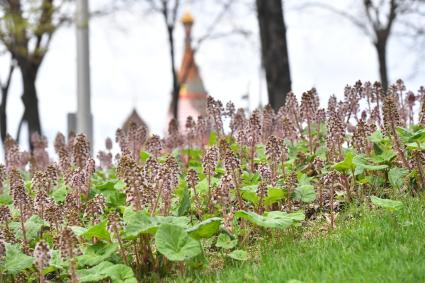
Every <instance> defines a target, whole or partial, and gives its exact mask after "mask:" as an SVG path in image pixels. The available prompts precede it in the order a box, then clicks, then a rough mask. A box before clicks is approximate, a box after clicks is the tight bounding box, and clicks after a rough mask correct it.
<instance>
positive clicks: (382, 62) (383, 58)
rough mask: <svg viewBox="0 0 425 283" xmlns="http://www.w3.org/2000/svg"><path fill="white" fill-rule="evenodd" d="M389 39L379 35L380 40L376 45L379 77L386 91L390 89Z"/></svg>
mask: <svg viewBox="0 0 425 283" xmlns="http://www.w3.org/2000/svg"><path fill="white" fill-rule="evenodd" d="M387 39H388V37H387V36H386V35H382V36H380V35H379V34H378V38H377V40H376V42H375V44H374V45H375V49H376V52H377V55H378V63H379V77H380V80H381V83H382V88H383V89H384V90H387V89H388V67H387V42H388V40H387Z"/></svg>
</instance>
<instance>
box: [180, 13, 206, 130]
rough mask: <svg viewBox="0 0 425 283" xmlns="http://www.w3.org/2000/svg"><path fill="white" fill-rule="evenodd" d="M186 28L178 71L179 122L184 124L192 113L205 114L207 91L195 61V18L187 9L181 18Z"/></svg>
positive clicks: (193, 114) (194, 114)
mask: <svg viewBox="0 0 425 283" xmlns="http://www.w3.org/2000/svg"><path fill="white" fill-rule="evenodd" d="M181 22H182V24H183V26H184V30H185V39H184V42H185V47H184V54H183V59H182V62H181V65H180V69H179V72H178V80H179V83H180V92H179V111H178V112H179V124H180V125H184V124H185V120H186V117H187V116H189V115H191V116H193V117H194V118H197V116H199V115H205V112H206V104H207V102H206V101H207V92H206V90H205V88H204V83H203V81H202V78H201V76H200V73H199V69H198V65H197V64H196V61H195V51H194V50H193V47H192V27H193V24H194V18H193V16H192V14H191V13H190V12H189V11H185V12H184V13H183V16H182V18H181Z"/></svg>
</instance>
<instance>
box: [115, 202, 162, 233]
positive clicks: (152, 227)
mask: <svg viewBox="0 0 425 283" xmlns="http://www.w3.org/2000/svg"><path fill="white" fill-rule="evenodd" d="M123 218H124V222H125V223H126V227H125V230H124V238H125V239H131V240H134V239H136V238H137V237H138V236H139V235H140V234H154V233H155V232H156V229H157V228H158V223H156V222H154V221H153V219H152V218H151V217H150V216H148V215H147V214H146V212H144V211H137V212H136V211H133V210H132V209H131V208H130V209H126V210H125V211H124V217H123Z"/></svg>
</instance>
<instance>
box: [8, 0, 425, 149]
mask: <svg viewBox="0 0 425 283" xmlns="http://www.w3.org/2000/svg"><path fill="white" fill-rule="evenodd" d="M106 1H109V0H91V3H90V5H91V7H92V8H93V9H96V8H98V7H102V5H105V4H106ZM251 2H254V1H248V0H241V1H240V3H238V4H236V5H234V6H233V7H232V9H231V11H230V12H229V13H228V14H227V15H226V16H225V17H224V18H223V19H222V21H221V22H220V23H219V25H218V26H217V27H216V30H215V32H226V31H229V30H231V29H233V28H234V27H238V28H243V29H244V30H247V31H249V32H250V36H249V37H248V38H247V37H242V36H240V35H233V36H229V37H225V38H218V39H212V40H207V41H205V42H204V43H203V44H202V46H201V47H200V49H199V51H198V53H197V54H196V56H197V57H196V60H197V63H198V65H199V68H200V71H201V75H202V77H203V80H204V84H205V87H206V89H207V91H208V93H209V94H210V95H212V96H214V97H215V98H217V99H220V100H222V101H223V102H227V101H228V100H232V101H234V102H235V104H236V106H237V107H246V106H249V107H250V108H251V109H253V108H255V107H256V106H258V105H259V104H260V103H262V104H263V105H264V104H266V103H267V92H266V83H265V81H264V75H263V73H262V71H261V68H260V55H259V50H260V45H259V39H258V23H257V21H256V17H255V9H254V8H253V6H252V4H251ZM332 2H333V4H335V3H337V4H338V5H340V7H341V8H350V7H351V6H350V5H352V3H353V1H350V0H341V1H332ZM191 3H192V4H191ZM193 3H195V4H193ZM196 3H197V4H196ZM215 3H216V2H215V0H201V1H198V2H196V1H191V2H189V1H188V2H184V5H183V7H184V9H189V10H190V11H191V12H192V14H193V16H194V18H195V25H194V31H193V33H194V37H195V38H197V37H200V36H203V35H204V33H205V30H206V28H207V27H208V26H209V25H210V23H211V22H212V21H213V20H214V19H215V17H216V15H217V13H218V12H219V9H218V8H217V5H215ZM299 3H300V1H290V0H288V1H287V3H286V4H287V5H286V6H285V17H286V24H287V27H288V34H287V37H288V44H289V57H290V67H291V76H292V81H293V91H294V92H295V93H296V95H297V96H300V95H301V94H302V92H303V91H305V90H308V89H310V88H311V87H313V86H314V87H316V88H317V90H318V92H319V95H320V97H321V99H322V103H323V104H325V103H326V101H327V98H328V97H329V96H330V95H332V94H335V95H337V96H338V97H340V98H341V97H342V94H343V90H344V86H345V85H347V84H353V83H354V82H355V81H357V80H359V79H360V80H362V81H367V80H369V81H375V80H377V79H378V66H377V58H376V54H375V50H374V49H373V46H372V44H371V42H370V39H369V38H367V37H365V36H364V35H363V34H362V33H361V32H360V31H359V30H357V29H356V28H355V27H353V26H352V25H351V23H350V22H348V21H346V20H344V19H342V18H339V17H335V16H334V15H332V14H330V13H329V12H326V11H322V10H317V9H313V10H312V9H305V8H300V7H301V6H300V5H298V4H299ZM184 9H183V10H184ZM183 10H182V11H183ZM175 39H176V44H177V46H176V52H177V62H176V63H177V66H179V65H180V60H181V55H182V47H183V40H184V38H183V28H182V26H181V25H180V24H178V26H177V30H176V33H175ZM90 44H91V46H90V52H91V61H90V64H91V79H92V81H91V90H92V100H91V101H92V114H93V116H94V146H95V152H96V151H97V150H100V149H102V148H103V147H104V146H103V141H104V140H105V138H106V137H108V136H109V137H114V134H115V130H116V129H117V128H119V127H121V126H122V124H123V122H124V121H125V119H126V117H127V116H128V115H129V114H130V112H131V111H132V109H133V108H136V109H137V111H138V112H139V114H140V115H141V116H142V118H143V119H144V120H145V121H146V122H147V124H148V125H149V127H150V130H151V132H153V133H159V134H163V133H164V132H165V129H166V125H167V110H168V106H169V101H170V91H171V72H170V58H169V53H168V52H169V51H168V42H167V38H166V33H165V27H164V23H163V21H162V18H161V17H160V16H159V15H157V14H155V13H152V12H146V9H143V7H131V9H130V8H129V9H126V10H123V11H116V12H115V13H113V14H111V15H108V16H103V17H100V18H95V19H93V20H92V21H91V26H90ZM388 58H389V62H388V63H389V70H390V79H391V81H395V80H396V79H398V78H402V79H404V81H405V83H406V85H407V88H408V89H411V90H413V91H416V90H417V89H418V88H419V86H420V85H421V84H422V83H423V82H424V81H423V79H422V81H421V78H424V71H423V70H415V69H414V68H413V66H414V65H415V64H414V63H415V59H416V58H417V57H416V54H415V53H414V52H410V51H409V50H408V47H406V45H405V44H403V42H401V41H400V40H398V39H397V38H392V39H391V40H390V43H389V51H388ZM7 62H8V61H7V58H6V57H5V56H2V57H0V78H2V79H3V78H4V76H5V71H6V69H7V64H8V63H7ZM11 88H12V89H11V93H10V95H9V97H10V98H9V102H8V109H7V111H8V115H9V120H8V127H9V130H10V132H11V133H12V135H13V136H14V135H15V133H16V129H17V125H18V122H19V119H20V117H21V115H22V111H23V107H22V102H21V99H20V95H21V93H22V88H21V82H20V74H19V72H16V73H15V75H14V78H13V81H12V86H11ZM37 90H38V97H39V107H40V113H41V123H42V128H43V133H44V135H46V136H47V137H48V139H49V141H52V140H53V139H54V137H55V135H56V133H57V132H58V131H61V132H66V125H67V121H66V116H67V113H69V112H75V111H76V42H75V27H74V26H72V25H70V26H67V27H63V28H62V29H60V30H59V31H58V32H57V33H56V34H55V35H54V38H53V40H52V43H51V46H50V50H49V52H48V54H47V56H46V58H45V61H44V62H43V65H42V67H41V69H40V73H39V76H38V79H37ZM247 93H249V95H250V101H249V105H247V102H246V101H244V100H242V99H241V97H242V96H243V95H244V94H247ZM22 140H24V141H25V140H26V139H24V138H23V139H22ZM25 147H26V145H25V144H23V148H25Z"/></svg>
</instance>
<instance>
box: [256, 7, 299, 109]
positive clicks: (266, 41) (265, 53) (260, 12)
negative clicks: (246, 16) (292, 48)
mask: <svg viewBox="0 0 425 283" xmlns="http://www.w3.org/2000/svg"><path fill="white" fill-rule="evenodd" d="M256 5H257V18H258V23H259V26H260V39H261V57H262V63H263V67H264V69H265V71H266V81H267V90H268V96H269V103H270V105H271V106H272V107H273V109H274V110H275V111H277V110H278V109H279V108H280V107H281V106H283V105H284V104H285V99H286V94H287V93H288V92H289V91H290V90H291V75H290V69H289V57H288V44H287V40H286V26H285V20H284V16H283V7H282V0H256Z"/></svg>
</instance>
